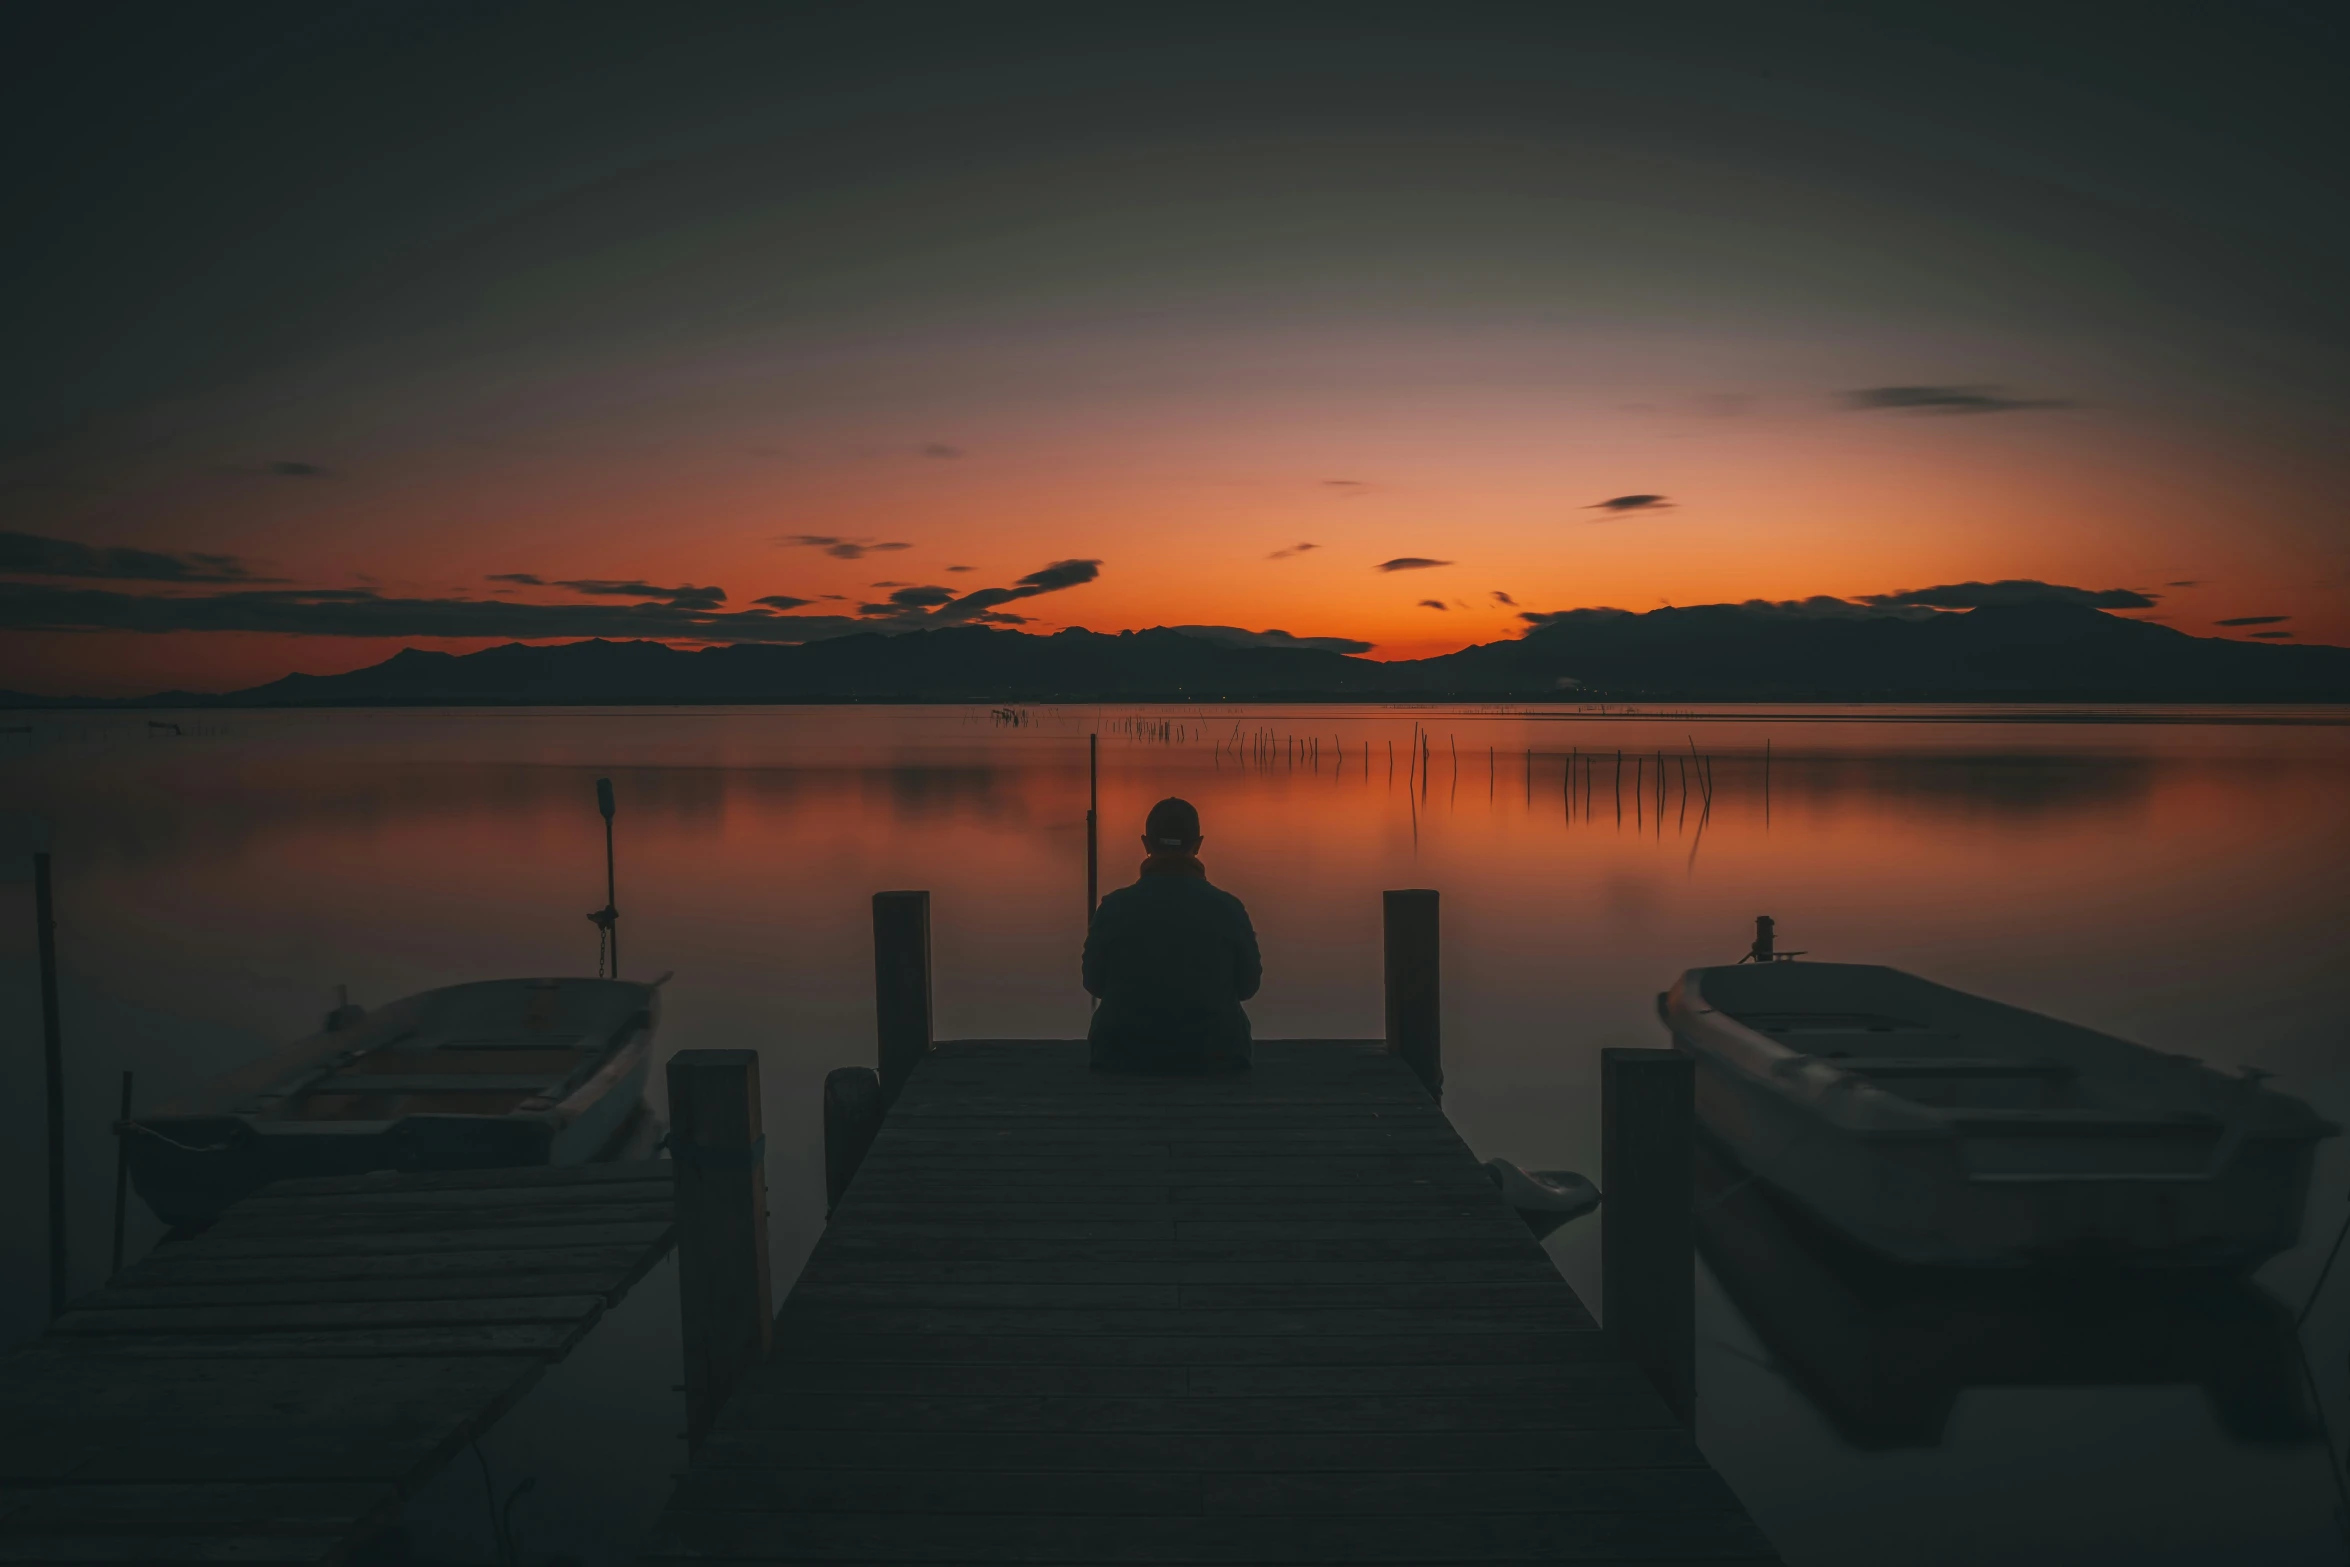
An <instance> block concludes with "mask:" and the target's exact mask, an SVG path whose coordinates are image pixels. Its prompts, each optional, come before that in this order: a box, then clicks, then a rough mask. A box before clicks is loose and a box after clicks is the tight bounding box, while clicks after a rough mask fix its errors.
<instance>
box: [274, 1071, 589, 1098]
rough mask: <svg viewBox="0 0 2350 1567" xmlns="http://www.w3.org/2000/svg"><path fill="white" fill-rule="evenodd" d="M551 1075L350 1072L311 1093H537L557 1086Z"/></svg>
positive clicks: (558, 1079)
mask: <svg viewBox="0 0 2350 1567" xmlns="http://www.w3.org/2000/svg"><path fill="white" fill-rule="evenodd" d="M564 1081H565V1079H564V1078H563V1077H562V1076H560V1075H558V1074H555V1073H552V1072H429V1073H428V1072H352V1073H348V1074H346V1075H344V1076H341V1077H329V1078H325V1079H323V1080H321V1081H320V1082H317V1083H314V1084H312V1085H311V1087H310V1092H311V1093H314V1094H536V1093H543V1092H545V1091H546V1090H548V1089H552V1088H557V1087H560V1086H561V1085H562V1084H563V1082H564Z"/></svg>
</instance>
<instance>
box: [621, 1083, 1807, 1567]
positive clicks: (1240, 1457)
mask: <svg viewBox="0 0 2350 1567" xmlns="http://www.w3.org/2000/svg"><path fill="white" fill-rule="evenodd" d="M648 1559H649V1560H655V1561H670V1560H676V1561H684V1560H695V1561H735V1562H759V1561H764V1562H784V1561H806V1562H816V1561H825V1562H868V1563H882V1562H893V1563H911V1562H966V1563H987V1562H1103V1563H1109V1562H1128V1561H1149V1562H1162V1563H1175V1562H1196V1563H1210V1562H1215V1563H1227V1562H1268V1563H1270V1562H1284V1563H1287V1562H1297V1563H1309V1562H1394V1563H1402V1562H1504V1561H1580V1562H1616V1561H1645V1562H1659V1561H1722V1562H1731V1561H1752V1562H1766V1561H1769V1560H1771V1559H1772V1558H1771V1554H1770V1547H1769V1545H1768V1542H1766V1541H1765V1540H1764V1539H1763V1538H1762V1536H1761V1535H1760V1533H1759V1532H1757V1531H1756V1529H1755V1528H1754V1525H1753V1524H1752V1522H1751V1521H1750V1520H1749V1519H1748V1518H1747V1517H1746V1515H1745V1513H1744V1511H1743V1510H1742V1509H1741V1508H1740V1507H1739V1505H1738V1503H1737V1500H1736V1498H1734V1497H1733V1496H1732V1495H1731V1494H1730V1492H1729V1490H1728V1488H1727V1487H1726V1486H1724V1485H1723V1484H1722V1482H1721V1480H1720V1478H1719V1477H1718V1476H1717V1475H1715V1474H1714V1473H1713V1471H1712V1470H1711V1469H1710V1468H1709V1467H1708V1466H1707V1464H1706V1462H1705V1460H1704V1458H1703V1457H1702V1456H1701V1455H1700V1454H1699V1453H1698V1451H1697V1448H1696V1446H1695V1444H1694V1443H1693V1442H1692V1441H1691V1439H1690V1437H1689V1434H1688V1432H1687V1430H1686V1429H1685V1428H1684V1427H1683V1426H1682V1425H1681V1424H1680V1423H1679V1422H1678V1421H1676V1420H1675V1419H1674V1418H1673V1416H1672V1414H1671V1412H1670V1411H1669V1410H1667V1409H1666V1407H1665V1406H1664V1404H1663V1403H1662V1402H1661V1401H1660V1400H1659V1399H1658V1398H1657V1396H1656V1394H1655V1393H1654V1391H1653V1390H1652V1389H1651V1388H1650V1386H1649V1384H1648V1382H1647V1381H1646V1379H1645V1378H1643V1377H1642V1376H1640V1375H1639V1374H1638V1373H1637V1372H1636V1371H1634V1370H1633V1369H1632V1368H1631V1367H1630V1366H1629V1365H1628V1364H1627V1363H1626V1362H1625V1361H1624V1360H1623V1358H1622V1357H1621V1356H1620V1355H1619V1354H1618V1353H1617V1352H1616V1351H1615V1350H1614V1349H1613V1348H1612V1346H1611V1345H1610V1344H1609V1343H1608V1341H1607V1340H1606V1339H1605V1338H1604V1337H1603V1336H1602V1335H1601V1334H1599V1333H1598V1332H1597V1331H1596V1330H1595V1328H1594V1326H1593V1324H1592V1321H1591V1318H1590V1315H1589V1314H1588V1313H1587V1312H1586V1311H1584V1309H1583V1307H1582V1304H1581V1303H1580V1302H1579V1301H1578V1300H1576V1298H1575V1296H1574V1293H1573V1292H1572V1291H1571V1290H1569V1289H1568V1288H1567V1286H1566V1284H1565V1282H1564V1281H1563V1280H1562V1279H1560V1277H1559V1275H1558V1270H1557V1269H1556V1268H1555V1267H1553V1266H1552V1265H1551V1263H1550V1260H1549V1258H1548V1257H1547V1256H1546V1255H1545V1254H1544V1253H1543V1251H1542V1249H1541V1248H1540V1247H1539V1246H1538V1245H1537V1244H1536V1243H1535V1242H1534V1241H1533V1239H1532V1238H1531V1236H1530V1235H1529V1233H1528V1232H1527V1229H1526V1227H1525V1225H1524V1224H1523V1222H1521V1221H1520V1220H1519V1219H1518V1218H1517V1216H1516V1215H1515V1214H1513V1213H1511V1212H1510V1211H1509V1210H1508V1209H1507V1208H1506V1207H1504V1206H1503V1204H1502V1202H1501V1200H1500V1198H1499V1196H1498V1194H1497V1192H1496V1191H1495V1189H1494V1187H1493V1185H1492V1183H1491V1181H1490V1180H1489V1179H1488V1178H1487V1177H1486V1175H1485V1174H1484V1172H1483V1171H1482V1170H1480V1169H1479V1168H1478V1167H1477V1163H1476V1160H1475V1158H1474V1157H1473V1156H1472V1155H1471V1153H1470V1152H1469V1150H1468V1148H1467V1147H1466V1146H1465V1145H1464V1144H1463V1143H1462V1142H1461V1140H1460V1138H1459V1137H1458V1136H1457V1135H1456V1134H1455V1133H1454V1132H1453V1130H1452V1128H1451V1126H1450V1125H1449V1124H1448V1123H1447V1122H1446V1121H1445V1119H1444V1117H1443V1114H1442V1112H1441V1111H1440V1110H1439V1109H1438V1108H1437V1105H1436V1103H1435V1101H1434V1100H1433V1099H1432V1098H1431V1097H1430V1095H1429V1092H1428V1090H1427V1088H1425V1087H1423V1086H1422V1084H1421V1082H1420V1081H1419V1080H1418V1079H1417V1078H1415V1077H1414V1076H1413V1075H1412V1073H1411V1072H1409V1071H1408V1070H1406V1069H1405V1068H1404V1067H1403V1065H1402V1064H1400V1063H1399V1062H1398V1061H1396V1060H1394V1059H1392V1058H1390V1057H1389V1056H1387V1055H1386V1054H1385V1053H1384V1050H1383V1049H1382V1048H1380V1047H1379V1046H1377V1045H1376V1044H1367V1043H1364V1042H1348V1043H1330V1044H1321V1045H1312V1046H1308V1045H1303V1044H1260V1046H1259V1047H1258V1064H1257V1067H1256V1069H1255V1070H1254V1071H1252V1072H1250V1073H1247V1074H1242V1075H1238V1076H1232V1077H1220V1078H1196V1079H1146V1078H1130V1077H1107V1076H1101V1075H1097V1074H1094V1073H1092V1072H1090V1071H1088V1070H1087V1069H1086V1067H1085V1052H1084V1047H1083V1046H1082V1045H1081V1044H1074V1043H1033V1044H1023V1043H1018V1042H1009V1041H989V1042H983V1043H962V1044H948V1045H941V1046H938V1047H937V1048H936V1049H934V1050H932V1051H930V1052H928V1053H927V1054H925V1055H924V1056H922V1058H921V1060H920V1063H919V1065H917V1066H915V1067H914V1068H913V1070H912V1071H911V1072H910V1074H909V1075H908V1076H907V1078H906V1080H905V1084H904V1086H903V1088H902V1089H901V1090H900V1092H899V1096H898V1098H897V1101H896V1103H895V1106H894V1107H893V1108H892V1110H891V1111H890V1114H889V1117H888V1119H887V1120H886V1121H885V1122H884V1124H883V1126H882V1128H881V1130H880V1132H879V1133H878V1134H877V1135H876V1136H875V1138H874V1140H873V1143H872V1145H871V1147H870V1149H869V1150H868V1151H867V1153H866V1155H865V1158H864V1161H863V1163H862V1165H861V1166H860V1167H859V1170H858V1172H857V1175H856V1177H855V1179H854V1180H853V1181H852V1182H851V1183H850V1185H849V1186H848V1188H847V1190H846V1191H845V1192H843V1193H842V1194H841V1196H840V1200H839V1202H838V1204H837V1205H836V1207H835V1208H834V1211H833V1215H832V1220H831V1223H830V1225H829V1227H828V1229H827V1230H826V1233H825V1235H824V1236H823V1238H822V1239H821V1240H820V1241H819V1243H818V1244H817V1246H816V1248H815V1249H814V1251H813V1253H812V1254H811V1255H810V1257H809V1260H808V1262H807V1265H806V1267H805V1268H804V1269H803V1271H802V1273H801V1275H800V1279H799V1282H798V1284H797V1285H796V1286H795V1288H794V1289H793V1291H792V1293H791V1296H790V1298H789V1299H788V1300H787V1301H786V1302H785V1303H784V1306H783V1309H782V1310H781V1312H780V1313H779V1314H778V1316H777V1319H776V1337H775V1346H774V1351H773V1353H772V1354H771V1356H770V1357H769V1359H768V1360H767V1362H766V1364H765V1365H763V1366H762V1367H760V1368H759V1369H758V1370H756V1371H755V1372H753V1373H752V1375H751V1376H750V1378H749V1379H748V1380H747V1382H746V1383H745V1385H744V1386H743V1388H742V1390H741V1391H740V1392H738V1393H737V1394H736V1395H735V1397H734V1399H733V1401H732V1403H731V1404H730V1405H729V1406H728V1408H727V1410H726V1411H725V1413H724V1414H723V1415H722V1416H721V1417H720V1419H719V1421H718V1423H717V1425H716V1426H715V1428H714V1429H713V1430H712V1431H711V1432H710V1433H709V1435H708V1436H707V1437H706V1438H705V1439H704V1440H703V1442H702V1445H701V1446H700V1448H699V1449H697V1451H696V1454H695V1458H694V1463H693V1468H692V1470H691V1471H690V1472H689V1473H688V1474H687V1475H686V1476H685V1477H684V1479H683V1480H682V1481H681V1483H680V1485H679V1487H678V1490H677V1493H676V1495H675V1496H674V1497H673V1499H672V1501H671V1503H670V1506H669V1509H668V1512H667V1514H666V1516H665V1517H664V1520H663V1522H662V1525H661V1527H660V1530H659V1531H658V1533H657V1535H656V1538H655V1539H654V1540H653V1542H652V1543H651V1546H650V1548H649V1556H648Z"/></svg>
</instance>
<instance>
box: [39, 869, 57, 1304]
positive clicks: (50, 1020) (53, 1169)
mask: <svg viewBox="0 0 2350 1567" xmlns="http://www.w3.org/2000/svg"><path fill="white" fill-rule="evenodd" d="M33 935H34V940H35V943H36V945H37V946H38V947H39V949H40V959H41V1063H42V1069H43V1072H44V1074H45V1076H46V1078H47V1087H48V1100H49V1315H51V1316H52V1317H54V1316H56V1315H57V1314H58V1313H59V1312H61V1311H63V1310H64V1309H65V1041H64V1031H63V1026H62V1025H61V1024H60V1023H59V1021H58V1016H57V905H56V901H55V900H54V899H53V898H52V897H51V896H50V891H49V856H47V855H46V854H36V855H34V856H33Z"/></svg>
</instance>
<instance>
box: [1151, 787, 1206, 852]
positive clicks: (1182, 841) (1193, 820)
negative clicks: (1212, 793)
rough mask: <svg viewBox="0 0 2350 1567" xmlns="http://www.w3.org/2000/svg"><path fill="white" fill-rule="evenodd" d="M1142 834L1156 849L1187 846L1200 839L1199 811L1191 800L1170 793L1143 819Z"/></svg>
mask: <svg viewBox="0 0 2350 1567" xmlns="http://www.w3.org/2000/svg"><path fill="white" fill-rule="evenodd" d="M1142 835H1143V836H1144V837H1145V838H1148V839H1149V840H1150V841H1151V847H1152V848H1154V849H1182V848H1187V847H1189V846H1190V845H1192V844H1194V843H1196V842H1198V841H1199V836H1200V831H1199V812H1198V811H1196V810H1194V809H1192V805H1191V802H1190V801H1189V800H1178V799H1176V798H1175V797H1174V796H1172V795H1170V796H1168V797H1167V798H1166V799H1164V800H1161V801H1160V802H1159V803H1158V804H1156V805H1154V806H1152V807H1151V813H1150V815H1149V816H1148V817H1146V818H1145V819H1144V820H1143V824H1142Z"/></svg>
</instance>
